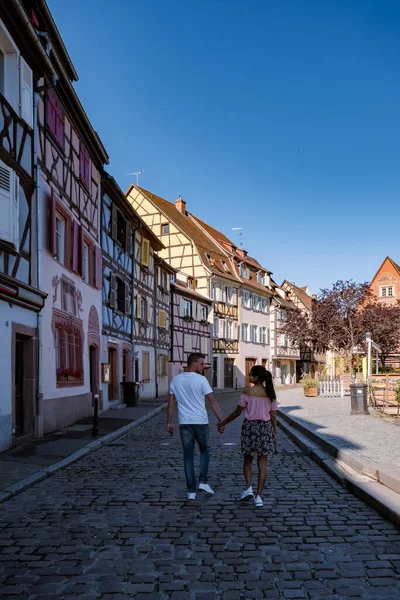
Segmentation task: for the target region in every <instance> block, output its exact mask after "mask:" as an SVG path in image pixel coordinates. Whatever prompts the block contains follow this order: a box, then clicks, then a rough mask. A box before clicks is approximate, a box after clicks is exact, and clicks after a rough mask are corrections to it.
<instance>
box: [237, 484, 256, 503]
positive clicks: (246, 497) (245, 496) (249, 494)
mask: <svg viewBox="0 0 400 600" xmlns="http://www.w3.org/2000/svg"><path fill="white" fill-rule="evenodd" d="M250 498H254V494H253V488H252V487H251V486H250V487H249V488H247V490H245V491H244V492H243V494H242V495H241V496H240V498H239V502H242V501H243V500H250Z"/></svg>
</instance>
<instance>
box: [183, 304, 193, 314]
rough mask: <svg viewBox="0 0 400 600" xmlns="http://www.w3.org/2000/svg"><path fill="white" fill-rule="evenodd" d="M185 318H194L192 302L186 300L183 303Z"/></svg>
mask: <svg viewBox="0 0 400 600" xmlns="http://www.w3.org/2000/svg"><path fill="white" fill-rule="evenodd" d="M183 316H184V317H191V316H192V303H191V302H190V300H184V302H183Z"/></svg>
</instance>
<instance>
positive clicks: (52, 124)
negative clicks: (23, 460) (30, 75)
mask: <svg viewBox="0 0 400 600" xmlns="http://www.w3.org/2000/svg"><path fill="white" fill-rule="evenodd" d="M47 127H48V129H49V131H50V133H51V135H52V136H53V137H54V139H55V140H56V142H57V143H58V144H59V146H60V147H61V148H62V149H64V113H63V110H62V108H61V105H60V103H59V102H58V100H57V99H56V97H55V96H54V95H53V94H52V93H51V92H48V93H47Z"/></svg>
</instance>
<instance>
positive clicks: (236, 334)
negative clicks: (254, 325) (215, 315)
mask: <svg viewBox="0 0 400 600" xmlns="http://www.w3.org/2000/svg"><path fill="white" fill-rule="evenodd" d="M233 339H234V340H237V339H238V324H237V323H236V321H234V322H233Z"/></svg>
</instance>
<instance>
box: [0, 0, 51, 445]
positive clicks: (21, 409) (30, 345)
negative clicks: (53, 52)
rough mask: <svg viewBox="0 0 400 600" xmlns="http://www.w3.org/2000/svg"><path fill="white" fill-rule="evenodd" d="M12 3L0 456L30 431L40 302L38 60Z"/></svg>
mask: <svg viewBox="0 0 400 600" xmlns="http://www.w3.org/2000/svg"><path fill="white" fill-rule="evenodd" d="M16 4H17V3H14V2H3V3H2V4H1V8H2V10H1V15H0V17H1V19H0V314H1V319H0V332H1V340H2V353H1V360H0V379H1V384H2V391H1V395H0V451H1V450H5V449H7V448H9V447H10V446H11V445H12V444H13V443H15V442H16V441H17V439H21V438H24V437H25V438H26V437H28V436H32V435H33V434H34V431H35V428H36V427H37V391H38V389H37V384H38V372H37V369H38V354H37V342H38V314H39V311H40V310H41V308H42V307H43V304H44V301H45V298H46V293H45V292H44V291H43V290H42V289H41V285H40V280H39V275H38V274H39V271H40V263H39V258H40V256H39V254H38V252H37V248H38V244H37V239H38V238H37V235H38V220H37V216H38V213H39V205H38V203H37V197H36V194H35V171H36V168H37V163H36V145H37V137H36V133H37V132H36V127H35V122H36V105H35V101H34V88H35V86H36V83H37V81H38V79H39V78H40V77H41V75H42V74H43V72H44V71H45V70H46V61H45V59H44V57H43V55H42V53H41V51H40V48H39V49H38V48H37V47H36V45H35V40H34V35H33V34H32V32H31V31H30V29H31V28H32V30H33V24H32V23H33V20H34V18H35V15H34V13H33V12H32V11H27V12H25V10H24V8H23V6H21V7H20V8H19V9H17V7H16ZM26 21H27V22H28V24H29V25H27V24H26ZM33 33H34V32H33ZM43 54H44V52H43Z"/></svg>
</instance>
